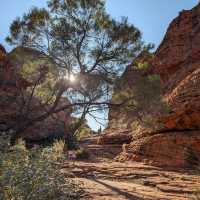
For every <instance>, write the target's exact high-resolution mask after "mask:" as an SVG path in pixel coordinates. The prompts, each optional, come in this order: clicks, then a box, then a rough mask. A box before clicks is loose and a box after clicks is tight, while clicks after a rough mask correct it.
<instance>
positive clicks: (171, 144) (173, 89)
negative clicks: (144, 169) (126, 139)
mask: <svg viewBox="0 0 200 200" xmlns="http://www.w3.org/2000/svg"><path fill="white" fill-rule="evenodd" d="M151 65H152V68H153V71H154V73H157V74H159V75H160V77H161V82H162V94H163V99H164V100H165V102H166V103H167V104H168V105H169V107H170V112H169V113H168V114H165V115H162V116H161V117H159V118H158V121H159V122H161V123H162V124H163V128H162V129H161V130H156V131H150V132H148V131H147V132H145V131H141V132H140V134H139V135H134V136H133V140H132V142H131V144H127V145H124V146H123V153H122V154H121V155H120V156H118V160H126V159H128V160H136V161H146V162H148V163H151V164H154V165H158V166H163V167H180V168H183V167H193V165H194V163H195V162H196V163H197V162H199V161H200V5H197V6H196V7H195V8H193V9H192V10H188V11H186V10H184V11H182V12H180V14H179V16H178V17H177V18H176V19H174V20H173V21H172V23H171V24H170V26H169V28H168V30H167V33H166V36H165V38H164V40H163V42H162V43H161V45H160V47H159V48H158V49H157V51H156V52H155V56H154V58H153V60H152V61H151Z"/></svg>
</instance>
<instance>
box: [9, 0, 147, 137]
mask: <svg viewBox="0 0 200 200" xmlns="http://www.w3.org/2000/svg"><path fill="white" fill-rule="evenodd" d="M7 41H8V42H9V43H10V44H12V45H14V46H22V47H26V48H31V49H34V50H37V51H39V52H40V55H42V56H43V57H44V58H45V59H48V60H50V61H51V62H52V63H53V68H54V70H55V69H56V71H57V75H56V76H57V78H56V80H54V82H53V86H52V87H51V88H53V89H52V91H54V92H53V93H51V95H53V96H54V97H53V98H51V104H50V105H49V106H48V108H47V109H46V112H45V113H42V114H40V115H38V116H36V117H34V118H31V119H30V120H27V121H26V120H25V121H24V125H23V127H19V128H18V130H17V131H16V134H15V138H16V137H18V136H19V134H20V132H22V131H23V130H24V129H26V127H28V126H30V125H32V124H33V123H35V122H37V121H40V120H44V119H46V118H47V117H49V116H50V115H52V114H53V113H57V112H60V111H62V110H68V109H71V108H73V112H74V113H76V114H78V113H79V114H81V117H80V119H81V120H84V118H85V117H86V115H87V114H91V113H92V112H94V111H99V110H102V109H105V108H107V107H108V106H109V105H110V103H109V102H110V95H111V91H112V88H113V84H114V83H115V81H116V80H117V79H118V77H119V76H120V75H121V73H122V72H123V70H124V69H125V66H126V65H127V64H129V63H130V62H131V61H132V60H133V59H134V58H135V57H136V56H137V55H138V54H139V53H140V52H141V51H142V50H143V49H144V48H146V47H145V46H144V44H143V42H142V40H141V33H140V31H139V30H138V29H137V28H136V27H135V26H134V25H131V24H129V23H128V20H127V18H122V19H121V20H120V21H117V20H115V19H113V18H112V17H111V16H110V15H109V14H108V13H107V12H106V9H105V1H103V0H50V1H48V2H47V7H46V8H42V9H41V8H36V7H34V8H32V9H31V10H30V11H29V12H28V13H25V14H24V15H23V16H22V17H21V18H17V19H16V20H14V21H13V23H12V24H11V26H10V35H9V36H8V37H7ZM35 87H37V86H35ZM62 97H67V99H68V100H69V101H66V103H64V104H63V102H62V106H58V105H59V101H60V100H61V99H62ZM69 102H70V103H69ZM92 116H93V115H92Z"/></svg>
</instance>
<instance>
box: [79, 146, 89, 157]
mask: <svg viewBox="0 0 200 200" xmlns="http://www.w3.org/2000/svg"><path fill="white" fill-rule="evenodd" d="M76 158H77V159H79V160H84V159H88V158H89V152H88V151H87V150H86V149H83V148H81V149H78V150H77V151H76Z"/></svg>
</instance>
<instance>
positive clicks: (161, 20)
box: [0, 0, 198, 129]
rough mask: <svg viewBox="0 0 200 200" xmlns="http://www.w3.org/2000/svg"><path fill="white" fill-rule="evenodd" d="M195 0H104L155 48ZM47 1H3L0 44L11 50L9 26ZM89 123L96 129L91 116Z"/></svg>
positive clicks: (0, 11) (116, 14) (117, 16)
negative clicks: (180, 14) (178, 16)
mask: <svg viewBox="0 0 200 200" xmlns="http://www.w3.org/2000/svg"><path fill="white" fill-rule="evenodd" d="M197 3H198V0H107V3H106V8H107V11H108V13H109V14H110V15H111V16H113V17H114V18H116V19H119V18H120V17H121V16H127V17H128V18H129V22H130V23H133V24H134V25H135V26H136V27H138V28H139V29H140V30H141V32H142V33H143V40H144V41H145V42H151V43H154V44H155V45H156V47H157V46H158V45H159V44H160V42H161V41H162V39H163V37H164V34H165V32H166V30H167V27H168V25H169V23H170V22H171V21H172V19H174V18H175V17H176V16H177V15H178V13H179V12H180V11H181V10H183V9H191V8H192V7H194V6H195V5H196V4H197ZM45 5H46V0H2V2H1V6H0V43H2V44H3V45H4V46H5V47H6V48H7V50H10V49H11V47H9V46H8V45H7V44H6V43H5V41H4V39H5V37H6V36H7V35H8V32H9V25H10V24H11V22H12V21H13V20H14V19H15V18H16V17H17V16H22V14H23V13H24V12H26V11H27V10H28V9H29V8H31V7H32V6H39V7H44V6H45ZM90 126H91V127H92V128H94V129H96V128H97V124H96V122H95V121H92V120H91V119H90Z"/></svg>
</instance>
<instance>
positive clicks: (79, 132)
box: [75, 126, 91, 141]
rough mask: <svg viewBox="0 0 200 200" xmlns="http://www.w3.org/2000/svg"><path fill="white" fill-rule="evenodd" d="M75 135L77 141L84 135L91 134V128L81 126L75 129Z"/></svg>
mask: <svg viewBox="0 0 200 200" xmlns="http://www.w3.org/2000/svg"><path fill="white" fill-rule="evenodd" d="M75 135H76V138H77V140H78V141H79V140H81V139H83V138H85V137H89V136H91V129H90V128H89V127H88V126H82V127H80V128H79V129H78V130H77V131H76V133H75Z"/></svg>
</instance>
